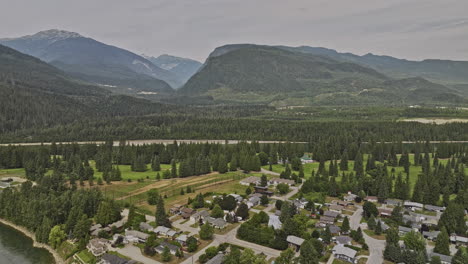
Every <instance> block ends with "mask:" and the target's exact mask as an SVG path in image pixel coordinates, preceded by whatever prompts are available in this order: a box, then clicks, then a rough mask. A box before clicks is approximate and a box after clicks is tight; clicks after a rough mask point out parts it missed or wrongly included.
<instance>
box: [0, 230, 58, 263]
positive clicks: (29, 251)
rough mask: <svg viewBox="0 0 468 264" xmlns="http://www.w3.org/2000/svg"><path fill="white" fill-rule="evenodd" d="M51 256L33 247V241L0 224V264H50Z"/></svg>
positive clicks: (52, 261) (43, 250)
mask: <svg viewBox="0 0 468 264" xmlns="http://www.w3.org/2000/svg"><path fill="white" fill-rule="evenodd" d="M50 263H55V261H54V258H53V256H52V254H50V253H49V252H48V251H47V250H45V249H42V248H35V247H33V241H32V240H31V239H30V238H29V237H27V236H25V235H24V234H23V233H21V232H19V231H17V230H15V229H13V228H11V227H9V226H6V225H4V224H2V223H0V264H50Z"/></svg>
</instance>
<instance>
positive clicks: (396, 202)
mask: <svg viewBox="0 0 468 264" xmlns="http://www.w3.org/2000/svg"><path fill="white" fill-rule="evenodd" d="M401 203H402V201H401V200H397V199H385V204H386V205H391V206H398V205H401Z"/></svg>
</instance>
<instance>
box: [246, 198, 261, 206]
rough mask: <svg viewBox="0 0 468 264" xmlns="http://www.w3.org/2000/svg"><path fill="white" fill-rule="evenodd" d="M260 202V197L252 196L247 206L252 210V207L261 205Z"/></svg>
mask: <svg viewBox="0 0 468 264" xmlns="http://www.w3.org/2000/svg"><path fill="white" fill-rule="evenodd" d="M260 201H261V199H260V197H258V196H252V197H250V198H249V200H248V201H247V203H246V204H247V206H248V207H249V208H252V207H254V206H257V205H259V204H260Z"/></svg>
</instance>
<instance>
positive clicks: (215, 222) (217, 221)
mask: <svg viewBox="0 0 468 264" xmlns="http://www.w3.org/2000/svg"><path fill="white" fill-rule="evenodd" d="M204 221H205V223H208V224H210V225H211V226H213V227H214V228H217V229H223V228H225V227H226V226H227V222H226V221H225V220H224V219H223V218H213V217H211V216H208V217H205V219H204Z"/></svg>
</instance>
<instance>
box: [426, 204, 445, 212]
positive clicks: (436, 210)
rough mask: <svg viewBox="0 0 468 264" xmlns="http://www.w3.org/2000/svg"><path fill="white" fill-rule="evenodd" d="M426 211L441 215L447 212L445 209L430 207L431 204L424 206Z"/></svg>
mask: <svg viewBox="0 0 468 264" xmlns="http://www.w3.org/2000/svg"><path fill="white" fill-rule="evenodd" d="M424 209H426V210H427V211H432V212H439V213H440V212H443V211H445V207H441V206H435V205H429V204H426V205H425V206H424Z"/></svg>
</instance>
